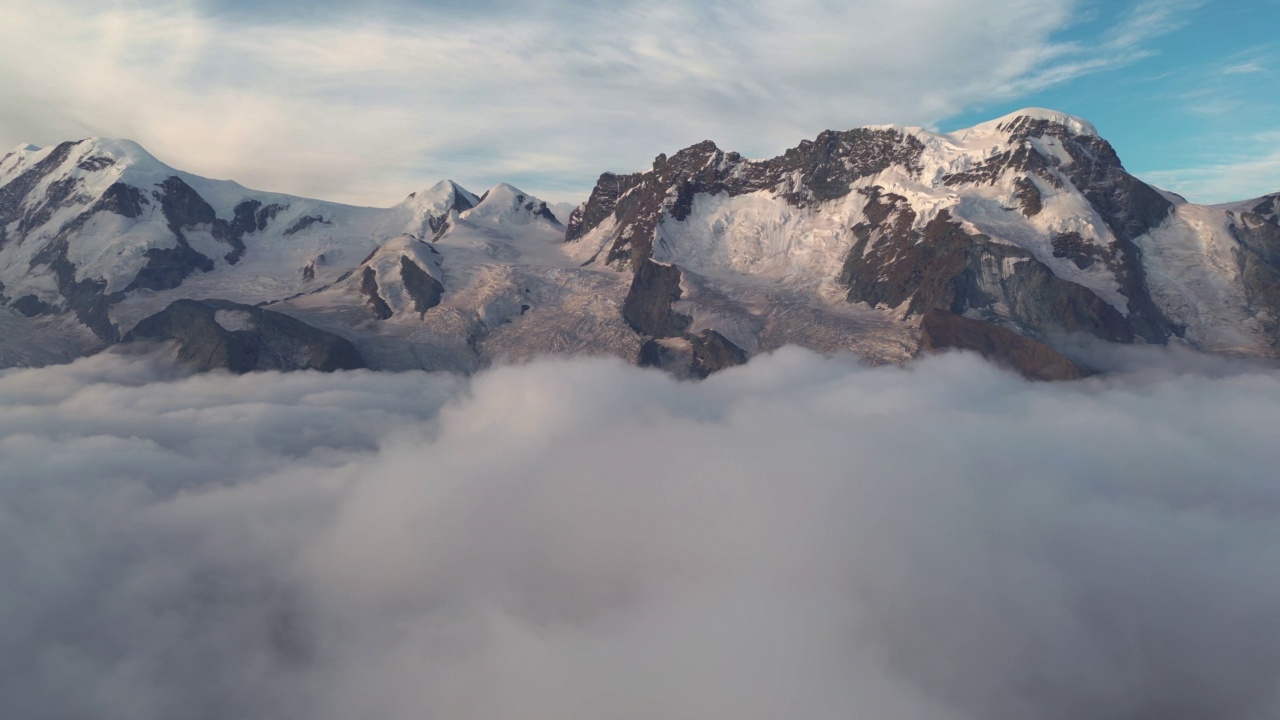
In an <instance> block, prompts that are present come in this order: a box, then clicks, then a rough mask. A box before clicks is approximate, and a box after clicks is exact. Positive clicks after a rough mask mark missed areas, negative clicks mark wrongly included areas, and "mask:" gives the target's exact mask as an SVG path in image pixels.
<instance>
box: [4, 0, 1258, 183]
mask: <svg viewBox="0 0 1280 720" xmlns="http://www.w3.org/2000/svg"><path fill="white" fill-rule="evenodd" d="M4 20H5V21H4V22H3V23H0V147H5V146H13V145H17V144H19V143H35V144H38V145H45V144H49V143H55V142H58V141H60V140H63V139H67V138H78V137H86V136H104V137H117V138H130V139H133V140H136V141H138V142H140V143H141V144H142V145H144V146H145V147H147V148H148V149H150V150H151V151H152V152H153V153H154V154H156V155H157V156H158V157H159V158H160V159H162V160H164V161H166V162H168V163H169V164H171V165H174V166H177V167H180V168H183V169H186V170H189V171H191V172H195V173H199V174H202V175H206V176H210V177H219V178H233V179H236V180H239V181H240V182H242V183H244V184H246V185H249V186H252V187H258V188H262V189H268V190H278V191H282V192H291V193H296V194H301V195H308V196H313V197H322V198H326V199H332V200H342V201H346V202H352V203H358V204H371V205H389V204H392V203H394V202H397V201H398V200H400V199H401V198H403V197H404V196H405V195H407V194H408V193H409V192H411V191H414V190H418V189H422V188H424V187H427V186H430V185H431V184H434V183H435V182H436V181H437V180H440V179H442V178H452V179H454V180H457V181H458V182H461V183H462V184H463V185H466V186H467V187H469V188H472V189H474V190H476V191H477V192H478V191H482V190H484V189H485V188H487V187H489V186H491V185H493V184H495V183H498V182H510V183H513V184H515V185H517V186H520V187H521V188H523V189H525V190H526V191H530V192H534V193H537V194H539V195H541V196H543V197H545V198H547V199H549V200H553V201H566V200H567V201H578V200H581V199H583V198H584V197H585V195H586V194H587V193H588V192H589V190H590V188H591V186H592V185H593V184H594V181H595V178H596V177H597V176H598V175H599V173H600V172H602V171H605V170H610V171H618V172H626V171H634V170H639V169H643V168H645V167H647V166H648V165H649V163H650V161H651V160H652V158H653V157H654V156H655V155H657V154H658V153H668V154H669V153H671V152H673V151H675V150H678V149H679V148H681V147H685V146H687V145H690V144H692V143H695V142H698V141H700V140H703V139H712V140H715V141H716V142H717V143H718V144H719V145H720V146H721V147H723V148H726V149H734V150H738V151H740V152H742V153H743V154H745V155H747V156H749V157H769V156H773V155H776V154H778V153H780V152H782V151H783V150H785V149H786V148H788V147H791V146H793V145H795V144H796V143H797V142H799V141H800V140H801V139H803V138H806V137H813V136H814V135H816V134H817V133H818V132H820V131H821V130H824V129H827V128H837V129H843V128H850V127H856V126H859V125H864V124H880V123H899V124H904V125H922V126H925V127H930V128H938V129H943V130H950V129H955V128H959V127H964V126H967V125H970V124H973V123H976V122H980V121H983V120H987V119H991V118H993V117H996V116H999V115H1003V114H1005V113H1007V112H1009V111H1011V110H1015V109H1017V108H1019V107H1025V106H1044V107H1050V108H1054V109H1060V110H1065V111H1067V112H1071V113H1075V114H1077V115H1080V116H1082V117H1085V118H1086V119H1089V120H1091V121H1092V122H1093V123H1094V124H1095V125H1097V126H1098V128H1099V129H1100V130H1101V132H1102V133H1103V134H1104V135H1105V136H1106V137H1107V138H1108V139H1110V140H1111V141H1112V143H1113V144H1114V145H1115V146H1116V148H1117V150H1118V151H1119V153H1120V155H1121V158H1122V159H1123V160H1124V161H1125V163H1126V165H1127V166H1128V167H1129V168H1130V169H1131V170H1133V171H1135V172H1136V173H1137V174H1139V175H1140V176H1142V177H1144V178H1146V179H1148V180H1149V181H1151V182H1154V183H1156V184H1158V185H1160V186H1162V187H1166V188H1168V189H1171V190H1175V191H1177V192H1180V193H1183V194H1184V195H1186V196H1187V197H1189V198H1191V199H1193V200H1196V201H1205V202H1218V201H1225V200H1230V199H1240V198H1247V197H1252V196H1256V195H1259V194H1262V193H1265V192H1274V191H1276V190H1280V119H1278V118H1280V112H1278V110H1280V92H1277V91H1276V90H1275V88H1276V87H1278V86H1280V83H1278V82H1277V80H1278V78H1277V77H1276V75H1277V72H1280V60H1278V58H1280V44H1278V42H1277V41H1276V40H1275V39H1273V37H1274V34H1275V29H1276V28H1277V27H1280V0H1230V1H1228V0H1216V1H1208V0H1107V1H1105V2H1104V1H1102V0H965V2H956V0H840V1H834V0H615V1H614V2H611V3H609V4H607V5H604V4H601V3H589V2H583V1H582V0H522V1H520V2H515V1H514V0H495V1H493V2H488V3H483V4H481V3H473V2H460V1H459V0H447V1H439V0H435V1H432V0H372V1H371V2H362V3H354V2H346V1H344V0H263V1H261V2H248V0H110V1H109V2H104V0H7V2H6V8H5V13H4Z"/></svg>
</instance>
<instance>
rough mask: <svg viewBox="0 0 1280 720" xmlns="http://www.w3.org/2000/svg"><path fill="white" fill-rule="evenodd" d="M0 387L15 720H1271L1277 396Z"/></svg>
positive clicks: (274, 385) (708, 386)
mask: <svg viewBox="0 0 1280 720" xmlns="http://www.w3.org/2000/svg"><path fill="white" fill-rule="evenodd" d="M1186 365H1187V364H1186V363H1181V364H1180V365H1178V366H1177V367H1167V368H1166V369H1164V370H1160V371H1155V372H1150V371H1148V372H1128V373H1121V374H1120V375H1118V376H1111V377H1108V378H1106V379H1092V380H1088V381H1083V382H1077V383H1070V384H1044V383H1040V384H1034V383H1027V382H1024V381H1023V380H1021V379H1020V378H1018V377H1016V376H1014V375H1011V374H1009V373H1006V372H1003V371H1000V370H998V369H995V368H993V367H991V366H989V365H987V364H985V363H983V362H982V361H981V360H979V359H977V358H975V357H972V356H968V355H948V356H942V357H936V358H930V359H927V360H924V361H922V362H919V363H916V364H914V365H912V366H911V367H908V368H905V369H904V368H876V369H872V368H866V367H862V366H860V365H858V364H857V363H856V362H853V361H852V360H849V359H841V358H835V359H830V358H822V357H820V356H817V355H814V354H811V353H808V352H805V351H800V350H795V349H786V350H783V351H780V352H777V353H774V354H772V355H769V356H764V357H760V358H757V359H755V360H753V361H752V362H751V363H750V364H749V365H747V366H745V367H741V368H735V369H732V370H729V371H726V372H724V373H721V374H718V375H716V376H713V377H712V378H711V379H709V380H707V381H705V382H701V383H689V382H680V381H677V380H675V379H673V378H671V377H669V376H667V375H664V374H662V373H659V372H656V371H649V370H641V369H637V368H634V367H630V366H627V365H625V364H623V363H621V362H618V361H611V360H599V359H576V360H556V361H540V362H535V363H531V364H527V365H521V366H513V367H504V368H499V369H495V370H491V371H488V372H485V373H482V374H480V375H478V376H476V377H474V378H470V379H467V378H460V377H456V376H450V375H441V374H425V373H406V374H379V373H372V372H363V371H361V372H350V373H339V374H334V375H320V374H312V373H294V374H284V375H281V374H253V375H247V376H242V377H231V376H225V375H201V376H185V375H184V374H183V373H181V372H178V371H177V370H175V369H174V368H172V367H171V366H169V365H168V364H166V362H165V361H164V360H162V359H160V358H157V357H154V356H140V355H113V354H103V355H99V356H96V357H92V358H87V359H83V360H79V361H77V362H75V363H72V364H70V365H64V366H57V367H48V368H43V369H24V370H9V371H4V372H2V373H0V698H3V705H4V708H5V709H4V711H3V714H4V715H5V716H6V717H15V718H26V719H41V718H69V717H75V718H101V719H103V720H115V719H122V720H123V719H125V718H128V719H129V720H149V719H152V718H155V719H160V718H166V719H167V718H196V719H203V718H210V719H212V718H268V719H280V720H293V719H299V720H300V719H303V718H315V719H317V720H328V719H331V718H332V719H334V720H338V719H343V720H347V719H350V718H387V719H393V720H394V719H398V718H442V719H448V720H480V719H495V720H497V719H508V718H523V719H525V720H575V719H578V718H582V719H586V718H592V719H595V718H611V719H616V720H630V719H636V720H640V719H652V718H664V719H666V718H698V719H700V720H711V719H720V718H723V719H725V720H753V719H756V718H760V719H762V720H763V719H765V718H768V719H769V720H776V719H777V718H796V719H797V720H821V719H825V718H841V719H847V718H851V717H856V718H909V719H911V720H1015V719H1017V720H1021V719H1025V718H1036V719H1037V720H1077V719H1079V718H1091V719H1095V720H1109V719H1115V720H1120V719H1125V720H1154V719H1157V718H1158V719H1159V720H1184V719H1185V720H1191V719H1197V720H1198V719H1201V718H1230V719H1233V720H1262V719H1264V718H1266V719H1271V718H1275V717H1277V716H1280V622H1277V620H1276V612H1277V608H1280V565H1278V564H1277V558H1280V480H1278V479H1277V475H1280V373H1277V372H1276V371H1274V370H1264V369H1252V368H1248V367H1243V366H1241V367H1231V368H1219V367H1218V366H1216V365H1214V366H1210V365H1207V364H1206V365H1204V366H1202V367H1196V368H1193V369H1187V367H1186Z"/></svg>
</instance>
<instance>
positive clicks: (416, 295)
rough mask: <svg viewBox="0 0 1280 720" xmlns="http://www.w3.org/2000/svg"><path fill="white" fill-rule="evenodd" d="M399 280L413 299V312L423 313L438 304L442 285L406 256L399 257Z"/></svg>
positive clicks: (442, 291) (442, 293)
mask: <svg viewBox="0 0 1280 720" xmlns="http://www.w3.org/2000/svg"><path fill="white" fill-rule="evenodd" d="M400 279H401V280H402V281H403V282H404V288H405V291H406V292H407V293H409V296H410V297H411V298H413V309H414V311H415V312H420V313H424V312H426V311H428V310H430V309H431V308H433V307H435V306H437V305H439V304H440V298H441V297H443V296H444V285H441V284H440V281H439V280H436V279H435V278H433V277H431V276H430V275H429V274H427V271H426V270H423V269H422V268H421V267H419V266H418V264H417V263H415V262H414V261H413V260H410V259H409V256H408V255H401V256H400Z"/></svg>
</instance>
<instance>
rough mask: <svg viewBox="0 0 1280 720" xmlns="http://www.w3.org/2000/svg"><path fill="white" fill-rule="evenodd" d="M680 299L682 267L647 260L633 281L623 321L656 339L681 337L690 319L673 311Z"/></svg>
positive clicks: (623, 308)
mask: <svg viewBox="0 0 1280 720" xmlns="http://www.w3.org/2000/svg"><path fill="white" fill-rule="evenodd" d="M679 299H680V268H678V267H676V266H675V265H668V264H665V263H660V262H655V261H653V260H644V261H643V262H641V263H640V264H639V265H638V266H637V267H636V271H635V274H634V275H633V276H632V278H631V289H630V290H629V291H628V292H627V297H626V299H625V300H623V301H622V319H623V320H626V321H627V324H628V325H630V326H631V329H632V330H635V331H636V332H638V333H640V334H641V335H647V336H649V337H653V338H669V337H679V336H680V335H683V334H684V331H685V330H686V329H687V328H688V327H689V323H690V318H689V317H688V316H686V315H681V314H680V313H677V312H675V311H673V310H672V309H671V305H672V304H673V303H674V302H675V301H676V300H679Z"/></svg>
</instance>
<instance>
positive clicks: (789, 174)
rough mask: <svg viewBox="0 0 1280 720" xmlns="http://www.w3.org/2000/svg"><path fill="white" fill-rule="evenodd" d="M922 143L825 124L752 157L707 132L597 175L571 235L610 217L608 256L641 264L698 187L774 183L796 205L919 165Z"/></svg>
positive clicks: (728, 190) (748, 188)
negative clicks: (627, 169)
mask: <svg viewBox="0 0 1280 720" xmlns="http://www.w3.org/2000/svg"><path fill="white" fill-rule="evenodd" d="M923 149H924V147H923V145H922V144H921V143H920V141H919V140H917V139H916V138H914V137H912V136H910V135H907V134H905V133H903V132H901V131H899V130H891V129H872V128H859V129H856V130H849V131H845V132H834V131H827V132H824V133H822V134H820V135H819V136H818V137H817V139H815V140H813V141H809V140H806V141H804V142H802V143H801V144H800V145H799V146H797V147H795V148H792V149H790V150H788V151H787V152H786V153H785V154H783V155H781V156H779V157H776V158H773V159H771V160H762V161H756V160H747V159H744V158H743V157H742V156H741V155H739V154H738V153H735V152H729V153H726V152H724V151H722V150H720V149H719V148H717V147H716V145H715V143H713V142H711V141H710V140H708V141H705V142H701V143H699V144H697V145H693V146H691V147H688V148H685V149H684V150H681V151H680V152H678V153H676V154H675V155H673V156H671V157H670V158H668V157H667V156H666V155H659V156H658V157H657V159H656V160H654V163H653V169H652V170H650V171H648V172H644V173H636V174H632V175H615V174H613V173H605V174H604V175H601V176H600V179H599V181H598V182H597V183H596V187H595V189H594V190H593V191H592V193H591V197H590V198H589V199H588V200H587V202H586V204H584V205H583V206H581V207H579V208H578V209H577V210H575V211H574V212H573V214H572V215H571V216H570V217H569V223H568V226H567V231H566V234H565V239H566V240H567V241H573V240H577V239H579V238H581V237H583V236H584V235H586V234H587V233H588V232H590V231H592V230H594V229H596V228H599V227H602V226H603V225H604V223H605V222H606V221H607V220H609V219H610V218H612V220H613V224H612V226H611V229H610V241H609V243H608V250H607V255H606V257H605V262H606V263H609V264H614V263H628V264H630V265H631V266H632V267H635V268H638V267H640V265H641V263H642V262H643V261H644V260H646V259H648V258H650V257H651V256H652V255H653V242H654V234H655V232H656V230H657V227H658V224H659V223H660V222H661V221H662V219H663V218H664V217H671V218H673V219H675V220H684V219H685V218H686V217H687V216H688V213H689V209H690V205H691V204H692V202H693V198H694V196H696V195H699V194H710V195H719V194H724V195H728V196H730V197H733V196H737V195H745V194H747V193H752V192H757V191H760V190H772V191H775V192H777V193H778V194H779V195H780V196H782V197H785V198H786V200H787V202H789V203H792V204H794V205H795V206H797V207H806V206H808V205H810V204H813V203H821V202H824V201H827V200H832V199H835V198H839V197H843V196H845V195H847V194H849V193H850V192H851V190H852V188H851V184H852V183H853V182H854V181H855V180H858V179H860V178H864V177H868V176H871V175H874V174H876V173H878V172H881V171H883V170H885V169H887V168H889V167H893V166H900V167H903V168H907V169H908V170H909V171H913V172H918V171H919V169H918V168H917V167H916V163H917V162H918V159H919V157H920V153H921V152H922V151H923Z"/></svg>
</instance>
